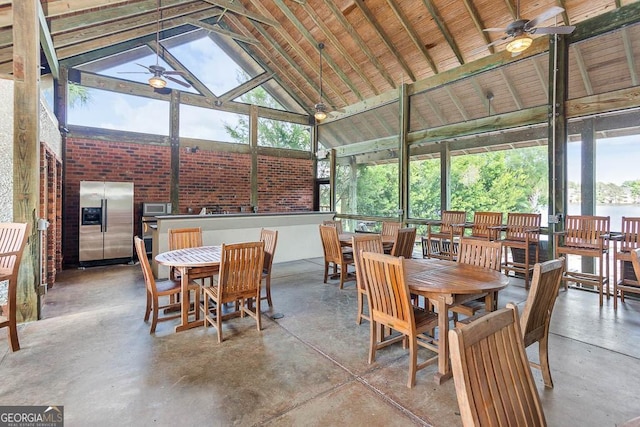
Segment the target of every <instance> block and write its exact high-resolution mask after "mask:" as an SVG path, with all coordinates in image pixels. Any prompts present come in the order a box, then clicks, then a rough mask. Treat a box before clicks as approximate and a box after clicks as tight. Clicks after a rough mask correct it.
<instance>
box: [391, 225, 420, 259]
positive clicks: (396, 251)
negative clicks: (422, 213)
mask: <svg viewBox="0 0 640 427" xmlns="http://www.w3.org/2000/svg"><path fill="white" fill-rule="evenodd" d="M415 244H416V229H415V228H413V227H406V228H401V229H399V230H398V233H397V234H396V239H395V241H394V242H393V247H392V248H391V255H393V256H401V257H404V258H406V259H410V258H412V256H413V247H414V246H415Z"/></svg>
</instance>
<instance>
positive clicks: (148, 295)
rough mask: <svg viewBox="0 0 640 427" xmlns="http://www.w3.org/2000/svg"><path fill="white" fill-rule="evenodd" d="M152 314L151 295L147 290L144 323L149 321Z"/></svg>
mask: <svg viewBox="0 0 640 427" xmlns="http://www.w3.org/2000/svg"><path fill="white" fill-rule="evenodd" d="M150 313H151V294H150V293H149V291H148V290H147V309H146V311H145V312H144V321H145V322H146V321H148V320H149V314H150Z"/></svg>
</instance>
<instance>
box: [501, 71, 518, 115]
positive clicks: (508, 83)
mask: <svg viewBox="0 0 640 427" xmlns="http://www.w3.org/2000/svg"><path fill="white" fill-rule="evenodd" d="M498 73H499V74H500V77H502V79H503V80H504V84H505V87H506V88H507V90H508V91H509V94H510V95H511V98H512V99H513V102H514V103H515V104H516V108H517V109H518V110H521V109H522V100H521V99H520V95H518V92H517V91H516V90H515V88H514V87H513V85H512V84H511V79H509V76H507V74H506V73H505V72H504V67H503V68H500V69H499V70H498Z"/></svg>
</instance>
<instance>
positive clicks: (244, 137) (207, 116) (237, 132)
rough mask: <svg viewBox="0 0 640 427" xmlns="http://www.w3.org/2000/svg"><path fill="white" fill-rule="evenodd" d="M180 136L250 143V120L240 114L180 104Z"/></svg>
mask: <svg viewBox="0 0 640 427" xmlns="http://www.w3.org/2000/svg"><path fill="white" fill-rule="evenodd" d="M180 136H182V137H186V138H198V139H208V140H212V141H221V142H235V143H239V144H248V143H249V120H248V117H247V116H243V115H240V114H234V113H227V112H225V111H219V110H211V109H209V108H200V107H193V106H190V105H180Z"/></svg>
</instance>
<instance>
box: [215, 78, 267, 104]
mask: <svg viewBox="0 0 640 427" xmlns="http://www.w3.org/2000/svg"><path fill="white" fill-rule="evenodd" d="M272 77H273V73H262V74H260V75H258V76H255V77H254V78H252V79H251V80H248V81H246V82H244V83H242V84H241V85H240V86H237V87H235V88H233V89H231V90H230V91H228V92H227V93H225V94H224V95H222V96H220V102H227V101H233V100H234V99H236V98H237V97H239V96H242V95H244V94H245V93H247V92H249V91H250V90H252V89H255V88H256V87H258V86H260V85H261V84H263V83H265V82H266V81H268V80H271V78H272Z"/></svg>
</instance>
